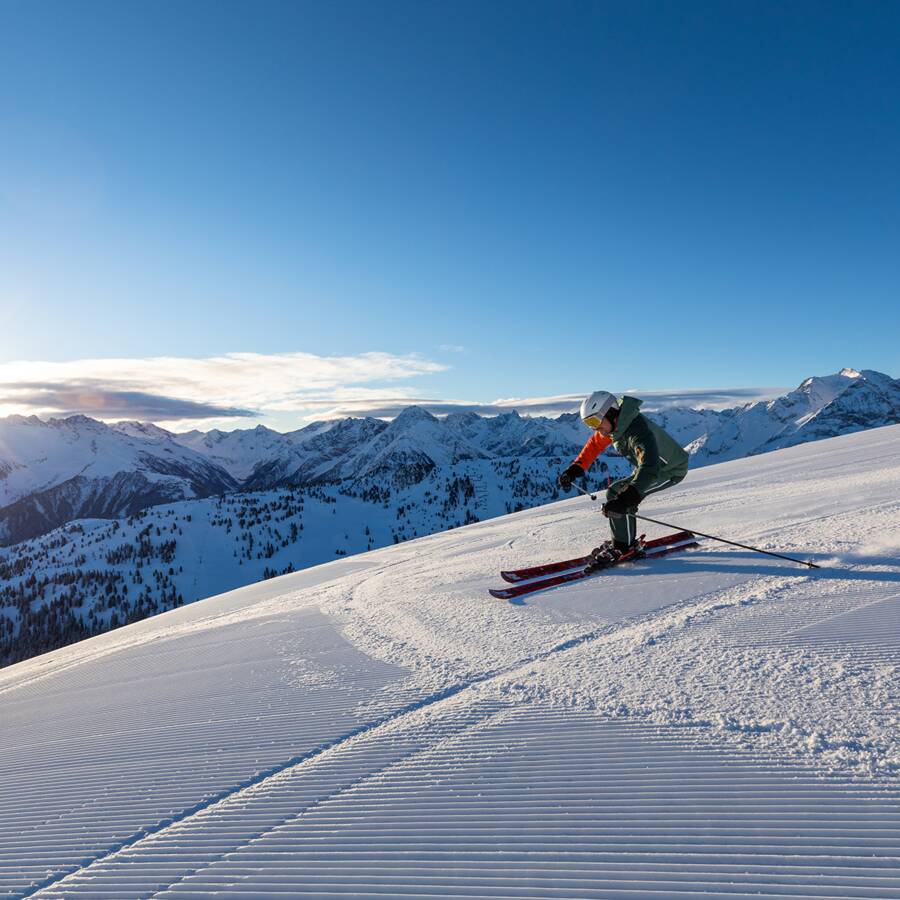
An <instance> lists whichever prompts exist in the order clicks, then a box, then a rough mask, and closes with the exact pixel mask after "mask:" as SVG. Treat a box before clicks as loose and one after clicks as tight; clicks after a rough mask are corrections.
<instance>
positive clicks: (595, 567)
mask: <svg viewBox="0 0 900 900" xmlns="http://www.w3.org/2000/svg"><path fill="white" fill-rule="evenodd" d="M643 555H644V543H643V541H642V540H641V538H638V539H637V540H635V541H632V542H631V543H630V544H627V545H625V544H616V542H615V541H604V542H603V543H602V544H601V545H600V546H599V547H595V548H594V549H593V550H592V551H591V554H590V557H591V558H590V562H588V564H587V565H586V566H585V567H584V574H585V575H592V574H593V573H594V572H600V571H601V570H603V569H608V568H609V567H610V566H614V565H616V564H617V563H620V562H624V561H625V560H631V559H637V558H638V557H641V556H643Z"/></svg>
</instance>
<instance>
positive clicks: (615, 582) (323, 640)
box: [0, 427, 900, 898]
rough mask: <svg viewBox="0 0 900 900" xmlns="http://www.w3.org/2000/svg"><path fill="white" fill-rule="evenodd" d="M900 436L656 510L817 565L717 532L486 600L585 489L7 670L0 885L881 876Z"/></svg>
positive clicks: (244, 888)
mask: <svg viewBox="0 0 900 900" xmlns="http://www.w3.org/2000/svg"><path fill="white" fill-rule="evenodd" d="M898 449H900V427H897V428H886V429H879V430H876V431H873V432H867V433H865V434H862V435H854V436H848V437H845V438H838V439H835V440H833V441H827V442H822V443H819V444H815V445H805V446H802V447H798V448H793V449H791V450H788V451H781V452H778V453H773V454H769V455H767V456H760V457H754V458H752V459H750V460H742V461H738V462H735V463H729V464H725V465H722V466H717V467H712V468H709V469H704V470H701V471H700V472H698V473H692V475H691V476H690V477H689V481H687V482H686V483H685V486H684V487H682V488H680V489H679V490H678V492H677V493H675V492H674V491H673V492H669V493H667V494H665V495H660V496H659V497H658V498H654V501H655V502H654V503H653V504H652V509H651V504H649V503H648V504H647V514H648V515H651V516H653V517H654V518H656V517H658V518H660V519H663V520H666V521H673V522H676V523H679V524H687V525H690V524H692V523H696V524H697V525H698V526H700V527H702V528H703V530H705V531H709V532H712V533H717V532H721V533H723V534H724V535H726V536H731V537H733V538H734V539H735V540H739V541H743V542H751V543H752V542H754V540H757V541H760V542H761V543H762V544H763V545H764V546H768V547H769V548H770V549H776V550H779V551H781V552H788V553H791V552H793V553H803V554H805V555H811V556H812V558H814V559H815V560H816V561H818V562H819V563H820V564H821V565H822V566H823V569H822V570H821V571H813V570H808V569H803V568H801V567H792V566H791V565H790V564H788V563H783V562H781V561H778V560H768V559H765V558H764V557H759V556H755V555H753V554H751V553H749V552H745V551H742V550H737V549H736V548H729V547H723V546H722V545H715V544H713V543H711V542H705V543H704V544H703V546H702V547H701V548H700V549H699V550H696V551H691V552H688V553H685V554H680V555H675V556H672V557H667V558H665V559H661V560H657V561H652V562H650V561H647V562H644V563H641V564H636V565H635V566H632V567H629V568H628V569H627V570H626V569H624V568H623V569H622V570H617V571H615V572H610V573H606V574H604V575H602V576H599V577H598V578H595V579H590V580H588V581H585V582H579V583H577V584H573V585H570V586H568V587H566V588H561V589H558V590H556V591H553V592H547V593H544V594H538V595H536V596H534V597H530V598H527V602H524V603H519V604H509V603H503V602H501V601H497V600H494V599H492V598H490V597H488V596H487V594H486V588H487V587H489V586H492V585H494V584H496V583H497V581H498V578H497V576H496V575H494V574H492V573H495V572H497V571H499V569H500V568H501V567H503V566H507V565H516V564H522V563H525V562H536V561H539V560H540V559H552V558H555V557H556V556H566V555H571V552H572V550H573V548H576V547H584V548H585V549H587V548H589V547H590V546H591V545H592V544H593V543H596V541H595V540H594V536H595V535H596V533H597V531H599V530H602V529H603V528H605V523H604V521H603V520H602V519H601V518H600V517H598V516H597V514H596V511H595V510H594V509H592V508H591V505H590V504H589V503H588V502H587V501H570V502H567V503H563V504H557V505H554V506H551V507H546V508H543V509H540V510H531V511H528V512H523V513H518V514H515V515H512V516H508V517H505V518H504V519H501V520H494V521H491V522H487V523H482V524H481V525H476V526H472V527H470V528H466V529H460V530H457V531H453V532H450V533H446V534H441V535H433V536H431V537H428V538H424V539H421V540H419V541H416V542H412V543H409V544H405V545H400V546H398V547H391V548H386V549H384V550H380V551H376V552H373V553H371V554H367V555H365V556H364V557H359V558H357V559H356V560H343V561H338V562H335V563H331V564H329V565H327V566H322V567H317V568H316V569H313V570H309V571H307V572H301V573H298V574H296V575H290V576H285V577H284V578H281V579H276V580H275V581H269V582H266V583H265V584H264V585H259V586H253V587H250V588H244V589H241V590H239V591H235V592H232V593H230V594H224V595H222V596H220V597H216V598H211V599H210V600H208V601H204V602H203V603H200V604H196V605H194V606H191V607H186V608H182V609H179V610H174V611H173V612H171V613H167V614H164V615H162V616H158V617H156V618H154V619H152V620H148V621H145V622H141V623H137V624H136V625H134V626H129V627H128V628H125V629H121V630H119V631H117V632H113V633H111V634H108V635H103V636H101V637H98V638H95V639H92V640H91V641H86V642H83V643H82V644H79V645H75V646H74V647H69V648H65V649H63V650H60V651H56V652H55V653H53V654H49V655H47V656H45V657H40V658H38V659H36V660H29V661H27V662H25V663H22V664H19V665H17V666H13V667H10V668H9V669H7V670H5V671H4V672H0V704H2V707H0V708H2V714H3V721H4V729H3V735H2V737H0V754H2V758H3V760H4V766H3V771H2V775H0V810H2V811H3V812H2V813H0V895H2V896H9V897H21V896H35V897H65V898H68V897H157V896H158V897H179V898H187V897H209V896H211V895H213V894H215V895H217V896H218V895H223V896H225V895H227V896H234V897H259V898H262V897H275V896H301V895H302V896H333V895H348V896H349V895H352V896H357V897H359V896H370V897H375V896H379V897H386V896H404V897H407V896H408V897H448V896H454V897H460V896H467V897H474V896H479V897H579V898H582V897H583V898H593V897H604V898H612V897H623V898H624V897H629V898H634V897H692V896H693V897H699V896H703V897H750V896H765V897H770V898H771V897H806V898H821V897H870V898H890V897H898V898H900V784H898V780H897V775H898V773H900V727H898V724H900V720H898V701H900V688H898V684H900V681H898V658H900V657H898V649H900V630H898V627H897V626H898V625H900V562H898V550H900V536H898V525H900V501H897V500H885V499H884V498H886V497H887V498H891V497H900V490H898V488H900V452H898ZM832 469H833V470H834V472H838V471H840V472H841V478H840V481H838V480H837V479H836V478H835V477H834V476H833V475H832V473H831V472H832ZM848 472H849V473H850V474H848ZM667 504H668V505H667ZM792 517H793V518H792ZM700 523H702V525H700ZM335 626H337V627H335ZM4 892H5V893H4Z"/></svg>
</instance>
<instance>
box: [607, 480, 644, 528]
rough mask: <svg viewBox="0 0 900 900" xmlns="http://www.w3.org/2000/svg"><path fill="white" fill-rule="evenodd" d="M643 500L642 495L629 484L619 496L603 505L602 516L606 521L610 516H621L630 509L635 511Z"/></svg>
mask: <svg viewBox="0 0 900 900" xmlns="http://www.w3.org/2000/svg"><path fill="white" fill-rule="evenodd" d="M643 499H644V495H643V494H642V493H641V492H640V491H639V490H638V489H637V488H636V487H635V486H634V485H633V484H629V485H628V487H627V488H625V490H624V491H622V493H621V494H619V495H618V496H616V497H614V498H613V499H612V500H607V501H606V503H604V504H603V515H604V516H606V518H607V519H608V518H609V517H610V515H612V516H623V515H625V513H627V512H628V510H630V509H635V508H637V506H638V505H639V504H640V502H641V500H643Z"/></svg>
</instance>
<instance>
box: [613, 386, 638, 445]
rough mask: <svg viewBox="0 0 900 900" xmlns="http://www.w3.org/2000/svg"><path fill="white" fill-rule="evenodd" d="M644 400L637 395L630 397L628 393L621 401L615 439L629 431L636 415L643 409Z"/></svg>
mask: <svg viewBox="0 0 900 900" xmlns="http://www.w3.org/2000/svg"><path fill="white" fill-rule="evenodd" d="M643 402H644V401H643V400H638V398H637V397H629V396H628V395H627V394H626V395H625V396H624V397H622V399H621V401H620V402H619V420H618V421H617V422H616V430H615V431H614V432H613V433H612V437H613V439H615V438H617V437H621V436H622V435H623V434H625V432H626V431H628V428H629V426H630V425H631V423H632V422H633V421H634V418H635V416H636V415H637V414H638V413H639V412H640V411H641V404H642V403H643Z"/></svg>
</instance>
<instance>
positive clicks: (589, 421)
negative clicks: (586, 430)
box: [584, 416, 600, 431]
mask: <svg viewBox="0 0 900 900" xmlns="http://www.w3.org/2000/svg"><path fill="white" fill-rule="evenodd" d="M584 424H585V425H587V426H589V427H590V428H593V429H594V431H596V430H597V429H598V428H599V427H600V419H598V418H597V417H596V416H588V417H587V418H586V419H585V420H584Z"/></svg>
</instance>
